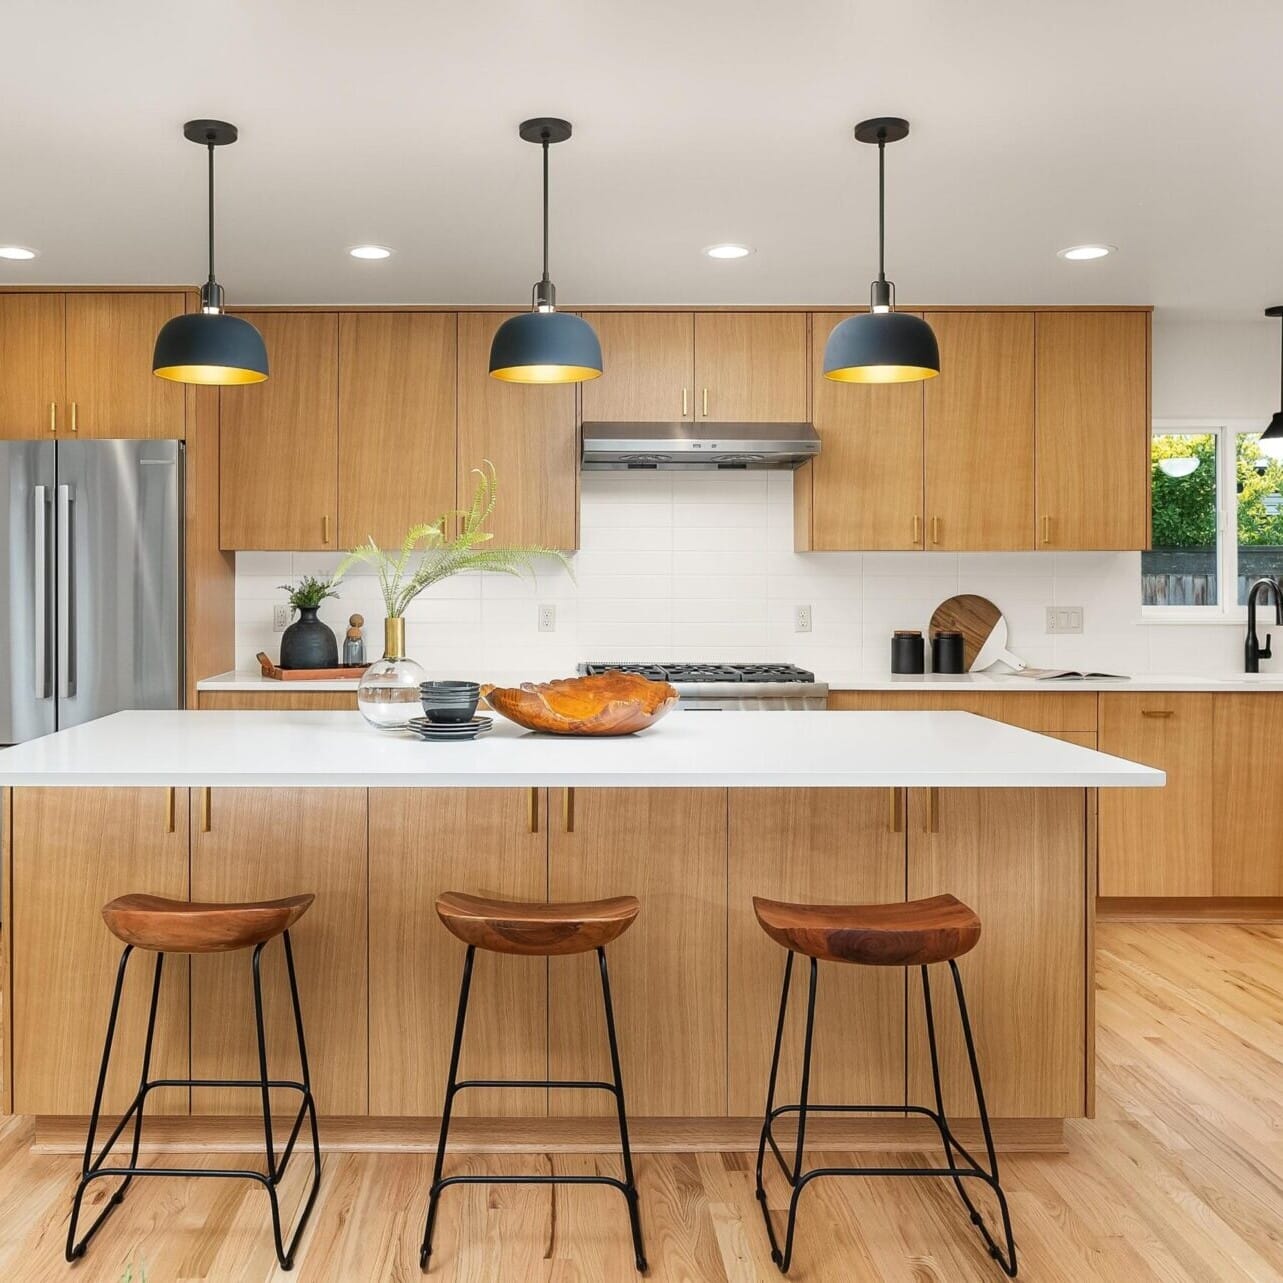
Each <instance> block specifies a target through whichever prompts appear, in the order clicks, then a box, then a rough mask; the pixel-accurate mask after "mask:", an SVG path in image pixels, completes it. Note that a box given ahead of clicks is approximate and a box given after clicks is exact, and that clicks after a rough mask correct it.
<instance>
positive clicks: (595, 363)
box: [490, 116, 601, 383]
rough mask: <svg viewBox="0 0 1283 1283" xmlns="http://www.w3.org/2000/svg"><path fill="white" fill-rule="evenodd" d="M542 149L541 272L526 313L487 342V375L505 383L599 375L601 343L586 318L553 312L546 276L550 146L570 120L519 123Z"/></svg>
mask: <svg viewBox="0 0 1283 1283" xmlns="http://www.w3.org/2000/svg"><path fill="white" fill-rule="evenodd" d="M518 132H519V133H520V134H521V136H522V138H524V139H525V140H526V142H528V143H538V144H539V145H540V146H541V147H542V148H543V276H542V277H540V279H539V281H538V282H537V283H536V285H535V287H534V290H533V292H532V295H531V306H530V311H529V312H523V313H522V314H521V315H520V316H514V317H511V318H509V319H508V320H506V321H505V322H504V323H503V324H502V325H501V326H500V327H499V329H498V330H497V331H496V332H495V336H494V341H493V342H492V343H491V345H490V377H491V378H495V379H503V380H504V381H505V382H507V383H584V382H586V381H587V380H588V379H595V378H598V377H599V376H600V374H601V344H600V343H599V342H598V341H597V335H596V334H595V333H594V332H593V328H592V326H591V325H589V324H588V322H587V321H585V320H584V319H583V317H580V316H574V315H572V314H571V313H569V312H558V311H557V289H556V286H554V285H553V283H552V281H551V280H550V279H549V278H548V148H549V147H550V146H551V145H552V144H553V143H564V142H565V141H566V139H567V138H569V137H570V122H569V121H568V120H557V119H556V118H555V117H552V116H540V117H537V118H536V119H534V120H526V121H523V122H522V124H521V127H520V129H519V131H518Z"/></svg>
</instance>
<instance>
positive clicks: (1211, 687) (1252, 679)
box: [196, 672, 1283, 695]
mask: <svg viewBox="0 0 1283 1283" xmlns="http://www.w3.org/2000/svg"><path fill="white" fill-rule="evenodd" d="M460 675H461V676H467V674H451V676H460ZM569 675H570V674H568V673H559V674H558V673H539V674H531V673H523V674H521V675H514V674H511V673H487V674H486V675H485V680H486V681H489V682H494V683H495V685H497V686H519V685H520V684H521V683H522V682H530V681H547V680H548V679H549V678H550V677H556V676H561V677H566V676H569ZM439 676H442V674H439V673H434V674H433V677H439ZM816 676H817V677H818V678H820V680H821V681H822V680H824V674H823V673H817V674H816ZM356 685H357V683H356V679H355V678H351V677H348V678H339V679H335V680H333V681H294V682H282V681H277V680H275V679H273V678H270V677H264V676H263V675H262V673H251V672H234V673H219V674H218V675H217V676H216V677H206V678H203V679H202V680H200V681H198V682H197V683H196V689H197V690H202V691H264V690H270V691H278V692H284V693H285V694H289V695H306V694H308V693H309V692H311V691H354V690H356ZM829 689H830V690H831V691H897V690H909V691H914V690H930V691H953V692H970V693H972V694H974V693H976V692H978V691H1041V692H1043V693H1044V694H1049V695H1051V694H1057V693H1060V692H1064V691H1070V692H1073V691H1135V692H1137V693H1138V694H1143V693H1145V692H1147V691H1154V692H1159V691H1283V673H1223V674H1215V675H1208V674H1203V675H1201V676H1200V675H1198V674H1192V673H1144V674H1142V675H1140V676H1138V677H1128V678H1127V679H1125V680H1124V681H1091V680H1085V681H1078V680H1065V681H1054V682H1040V681H1035V680H1034V679H1033V678H1030V677H1015V676H999V675H997V674H992V673H961V674H958V675H953V674H949V673H927V674H925V675H923V674H898V673H883V674H877V673H873V674H869V675H868V676H861V677H859V678H857V679H855V680H852V681H836V682H830V683H829Z"/></svg>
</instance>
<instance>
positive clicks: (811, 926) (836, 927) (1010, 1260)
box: [753, 895, 1016, 1278]
mask: <svg viewBox="0 0 1283 1283" xmlns="http://www.w3.org/2000/svg"><path fill="white" fill-rule="evenodd" d="M753 909H754V912H755V913H756V914H757V921H758V923H759V925H760V926H761V928H762V930H763V931H765V932H766V934H767V935H769V936H770V937H771V939H772V940H774V941H775V942H776V943H777V944H780V945H783V946H784V948H785V949H787V950H788V958H787V959H786V961H785V963H784V985H783V988H782V990H781V992H780V1015H779V1023H778V1025H777V1026H776V1030H775V1054H774V1055H773V1057H772V1058H771V1077H770V1084H769V1086H768V1087H767V1091H766V1116H765V1118H764V1119H763V1121H762V1136H761V1140H760V1142H759V1143H758V1147H757V1199H758V1202H759V1203H761V1205H762V1216H763V1217H764V1219H765V1221H766V1233H767V1236H768V1237H769V1238H770V1240H771V1259H772V1260H773V1261H774V1262H775V1264H776V1265H777V1266H778V1267H779V1270H780V1273H781V1274H783V1273H787V1272H788V1268H789V1264H790V1262H791V1261H792V1259H793V1233H794V1230H795V1228H796V1226H797V1204H798V1199H799V1198H800V1197H801V1194H802V1190H803V1189H804V1188H805V1187H806V1185H807V1184H808V1183H809V1182H810V1181H813V1180H814V1179H815V1178H816V1177H817V1176H948V1177H951V1178H952V1180H953V1183H954V1185H955V1186H956V1188H957V1190H958V1193H959V1195H960V1196H961V1198H962V1201H963V1204H964V1205H965V1206H966V1209H967V1211H968V1212H969V1213H970V1215H971V1220H972V1223H973V1224H974V1225H975V1226H976V1227H977V1228H978V1229H979V1231H980V1234H981V1236H982V1237H983V1238H984V1241H985V1246H986V1247H987V1248H988V1249H989V1254H990V1256H992V1257H993V1258H994V1260H996V1261H997V1262H998V1264H999V1265H1000V1266H1001V1267H1002V1270H1003V1272H1004V1273H1005V1274H1006V1275H1007V1276H1008V1277H1010V1278H1014V1277H1015V1275H1016V1244H1015V1240H1014V1239H1013V1237H1012V1233H1011V1217H1010V1215H1009V1213H1008V1211H1007V1198H1006V1195H1005V1194H1004V1193H1003V1191H1002V1186H1001V1184H999V1181H998V1158H997V1155H996V1154H995V1153H994V1148H993V1134H992V1132H991V1131H990V1128H989V1114H988V1111H987V1110H986V1109H985V1097H984V1088H983V1087H982V1085H981V1082H980V1069H979V1066H978V1064H977V1062H976V1047H975V1042H974V1040H973V1038H972V1036H971V1022H970V1020H969V1019H968V1018H967V1001H966V997H965V995H964V994H963V991H962V976H961V975H960V974H959V972H958V964H957V962H956V961H955V960H956V959H957V958H960V957H961V956H962V955H963V954H964V953H967V952H969V951H970V950H971V949H973V948H975V946H976V942H977V941H978V940H979V939H980V919H979V918H978V917H977V916H976V915H975V913H973V912H972V910H970V909H969V908H967V906H966V905H965V904H963V903H962V902H961V901H960V900H956V899H954V897H953V896H951V895H937V896H933V897H932V898H931V899H929V900H909V901H903V902H901V903H899V904H784V903H782V902H780V901H778V900H763V899H761V898H759V897H757V896H755V897H754V898H753ZM798 953H800V954H804V955H805V956H806V957H808V958H810V960H811V983H810V989H809V992H808V996H807V1007H806V1035H805V1040H804V1043H803V1050H802V1087H801V1093H800V1096H799V1101H798V1104H796V1105H780V1106H778V1107H777V1106H776V1104H775V1082H776V1076H777V1074H778V1072H779V1067H780V1048H781V1046H782V1044H783V1041H784V1023H785V1016H786V1014H787V1012H788V1000H789V982H790V981H791V980H792V976H793V957H794V955H795V954H798ZM820 962H847V963H855V964H856V965H859V966H866V967H921V969H922V1000H923V1004H924V1007H925V1011H926V1022H927V1044H928V1046H929V1048H930V1051H931V1080H932V1084H933V1086H934V1088H935V1109H927V1108H925V1107H924V1106H922V1105H815V1104H811V1103H810V1101H809V1099H808V1093H809V1090H810V1080H811V1041H812V1034H813V1032H814V1028H815V988H816V980H817V976H818V973H819V963H820ZM941 962H947V963H948V964H949V970H950V971H951V973H952V975H953V988H954V993H955V995H956V996H957V1001H958V1014H959V1016H960V1017H961V1020H962V1033H963V1038H964V1039H965V1041H966V1045H967V1058H968V1060H969V1062H970V1065H971V1080H972V1083H973V1085H974V1087H975V1093H976V1104H977V1106H978V1107H979V1111H980V1126H981V1129H982V1130H983V1133H984V1140H985V1153H986V1157H987V1159H988V1162H987V1164H986V1165H984V1166H982V1165H981V1164H980V1163H979V1162H978V1161H977V1160H976V1159H975V1158H974V1157H973V1156H972V1155H971V1153H970V1151H968V1150H967V1148H966V1147H965V1146H964V1145H963V1144H962V1142H961V1141H959V1140H958V1138H957V1137H956V1136H955V1135H954V1134H953V1131H952V1130H951V1128H950V1126H949V1120H948V1118H947V1116H946V1115H945V1112H944V1095H943V1093H942V1092H941V1089H940V1060H939V1055H938V1053H937V1049H936V1028H935V1017H934V1015H933V1012H932V1009H931V981H930V977H929V976H928V974H927V968H928V967H929V966H931V965H932V964H934V963H941ZM811 1112H822V1113H859V1112H864V1113H894V1114H899V1113H911V1114H923V1115H925V1116H926V1117H928V1118H930V1119H931V1120H932V1122H934V1123H935V1125H936V1128H937V1130H938V1131H939V1133H940V1139H941V1141H942V1142H943V1144H944V1151H945V1162H946V1165H945V1166H944V1167H818V1168H812V1169H811V1170H809V1171H803V1170H802V1157H803V1149H804V1146H805V1144H806V1118H807V1114H808V1113H811ZM781 1114H796V1115H797V1116H798V1118H797V1147H796V1150H795V1153H794V1157H793V1163H792V1166H791V1167H790V1165H789V1163H788V1162H787V1161H786V1159H785V1158H784V1155H783V1154H782V1153H781V1152H780V1147H779V1145H778V1144H777V1143H776V1140H775V1137H774V1136H773V1135H772V1133H771V1125H772V1124H773V1123H774V1121H775V1119H777V1118H778V1117H779V1116H780V1115H781ZM768 1145H769V1146H770V1148H771V1151H772V1152H773V1153H774V1155H775V1157H776V1160H777V1161H778V1162H779V1165H780V1167H781V1169H782V1170H783V1172H784V1175H785V1176H786V1177H787V1178H788V1182H789V1185H790V1187H791V1189H792V1196H791V1197H790V1199H789V1213H788V1227H787V1229H786V1231H785V1235H784V1246H783V1248H782V1249H781V1247H780V1244H779V1240H778V1239H777V1238H776V1237H775V1226H774V1224H773V1223H772V1221H771V1212H770V1209H769V1208H768V1207H767V1205H766V1191H765V1190H764V1189H763V1186H762V1166H763V1162H764V1160H765V1157H766V1148H767V1146H768ZM959 1160H961V1162H959ZM973 1178H974V1179H976V1180H982V1181H984V1182H985V1183H986V1184H987V1185H988V1186H989V1188H990V1189H992V1190H993V1192H994V1194H995V1196H996V1197H997V1200H998V1207H999V1210H1000V1212H1001V1215H1002V1232H1003V1239H1004V1241H1005V1249H1004V1248H1001V1247H999V1246H998V1244H997V1242H996V1241H995V1239H994V1236H993V1235H992V1233H991V1232H990V1230H989V1227H988V1225H987V1224H986V1223H985V1220H984V1217H982V1216H981V1215H980V1213H979V1212H978V1211H977V1210H976V1207H975V1204H974V1203H973V1202H972V1201H971V1198H970V1196H969V1195H968V1194H967V1191H966V1188H965V1187H964V1185H963V1183H962V1182H963V1181H964V1180H966V1179H973Z"/></svg>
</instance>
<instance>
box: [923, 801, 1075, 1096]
mask: <svg viewBox="0 0 1283 1283" xmlns="http://www.w3.org/2000/svg"><path fill="white" fill-rule="evenodd" d="M929 793H930V790H927V789H912V790H910V793H909V799H910V801H909V878H908V888H909V898H910V899H911V900H915V899H920V898H922V897H924V896H932V895H941V894H943V893H945V892H949V893H951V894H952V895H956V896H957V897H958V899H959V900H962V901H963V902H964V903H965V904H968V905H970V906H971V908H973V909H974V910H975V911H976V913H977V914H979V916H980V921H981V923H982V924H983V932H982V934H981V937H980V943H979V944H978V945H977V946H976V947H975V948H974V949H973V950H972V951H971V952H970V953H968V954H966V955H965V956H964V957H962V958H960V959H959V960H958V967H959V969H960V970H961V972H962V979H963V983H964V984H965V986H966V991H967V1004H968V1010H969V1014H970V1017H971V1027H972V1030H973V1032H974V1034H975V1040H976V1050H977V1055H978V1058H979V1061H980V1073H981V1077H982V1079H983V1082H984V1091H985V1103H986V1105H987V1106H988V1108H989V1114H990V1116H991V1117H995V1118H1081V1117H1082V1115H1083V1112H1084V1110H1085V1107H1086V1039H1087V993H1086V982H1087V958H1086V939H1087V895H1088V888H1087V863H1086V861H1087V856H1086V841H1085V839H1086V807H1087V800H1086V795H1085V792H1084V790H1081V789H939V790H937V791H936V799H937V800H936V811H935V820H934V822H933V821H932V818H931V816H932V809H931V804H930V798H929ZM1092 892H1093V893H1094V888H1092ZM931 982H932V984H931V995H932V998H933V1000H934V1006H935V1015H936V1037H937V1040H938V1042H939V1046H940V1060H941V1078H942V1082H943V1085H944V1095H945V1107H946V1109H947V1110H948V1111H949V1112H950V1113H951V1114H952V1115H953V1116H955V1117H957V1118H966V1117H973V1118H974V1117H975V1115H976V1105H975V1097H974V1095H973V1093H972V1088H971V1075H970V1071H969V1070H968V1067H967V1056H966V1047H965V1045H964V1043H963V1040H962V1027H961V1023H960V1022H959V1020H958V1013H957V1006H956V1004H955V1002H954V999H953V985H952V982H951V981H950V978H949V972H948V969H947V968H945V967H937V968H935V969H933V971H932V974H931ZM908 997H909V1038H908V1054H909V1075H908V1078H909V1100H910V1102H911V1103H914V1104H930V1103H932V1099H933V1098H932V1089H931V1061H930V1057H929V1056H928V1054H927V1041H926V1022H925V1020H924V1018H923V1014H922V984H921V978H920V972H919V971H918V970H915V969H911V970H910V971H909V994H908Z"/></svg>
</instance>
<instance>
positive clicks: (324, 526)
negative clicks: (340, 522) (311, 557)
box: [321, 512, 330, 543]
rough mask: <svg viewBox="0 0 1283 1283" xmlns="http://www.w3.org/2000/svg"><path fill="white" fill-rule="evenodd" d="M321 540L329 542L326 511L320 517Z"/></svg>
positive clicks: (328, 524) (328, 520)
mask: <svg viewBox="0 0 1283 1283" xmlns="http://www.w3.org/2000/svg"><path fill="white" fill-rule="evenodd" d="M321 542H322V543H329V542H330V514H329V513H328V512H327V513H326V514H325V516H323V517H322V518H321Z"/></svg>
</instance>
